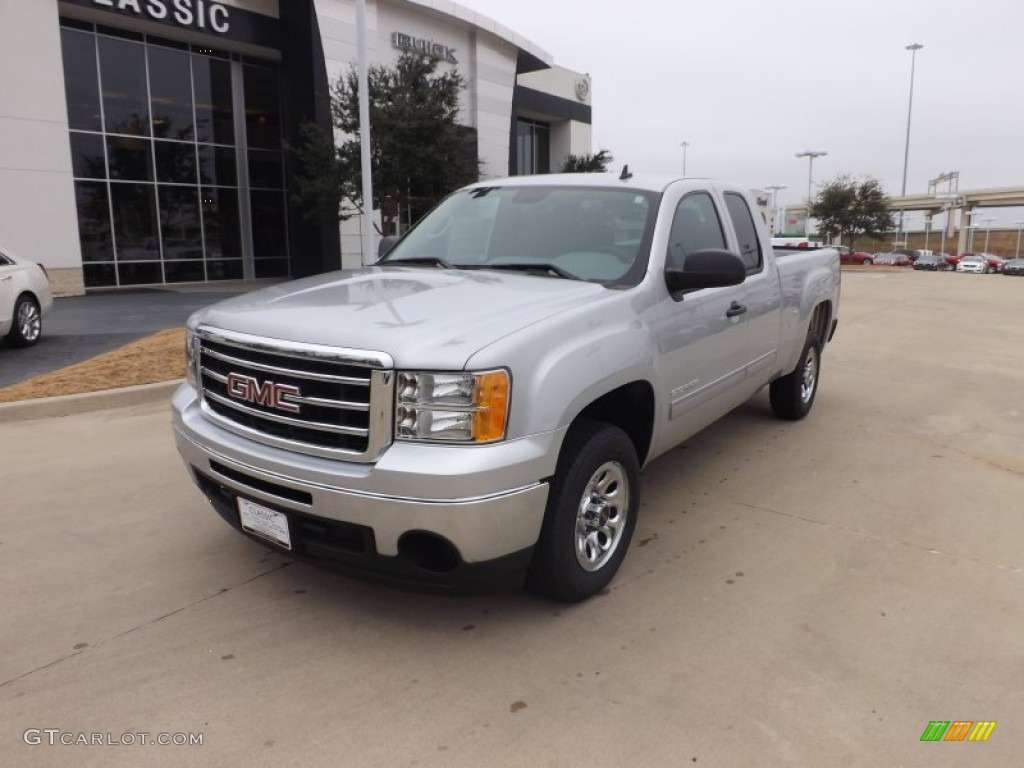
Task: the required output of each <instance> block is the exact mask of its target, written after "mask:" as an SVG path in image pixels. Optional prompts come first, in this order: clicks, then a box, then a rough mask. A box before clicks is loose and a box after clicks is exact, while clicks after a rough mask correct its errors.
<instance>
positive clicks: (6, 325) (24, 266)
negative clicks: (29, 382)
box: [0, 250, 53, 347]
mask: <svg viewBox="0 0 1024 768" xmlns="http://www.w3.org/2000/svg"><path fill="white" fill-rule="evenodd" d="M52 306H53V292H52V291H51V290H50V279H49V278H48V277H47V275H46V270H45V269H43V267H42V266H41V265H39V264H36V263H35V262H34V261H25V260H24V259H19V258H17V257H15V256H14V255H13V254H11V252H10V251H2V250H0V336H3V337H5V338H6V339H7V343H8V344H10V345H11V346H12V347H30V346H32V345H33V344H35V343H36V342H37V341H39V336H40V334H41V333H42V332H43V316H44V315H45V314H46V313H48V312H49V311H50V308H51V307H52Z"/></svg>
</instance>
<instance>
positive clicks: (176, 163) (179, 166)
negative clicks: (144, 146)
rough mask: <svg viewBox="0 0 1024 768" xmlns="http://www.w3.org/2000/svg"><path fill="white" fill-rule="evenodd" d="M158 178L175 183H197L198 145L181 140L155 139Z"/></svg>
mask: <svg viewBox="0 0 1024 768" xmlns="http://www.w3.org/2000/svg"><path fill="white" fill-rule="evenodd" d="M153 144H154V149H155V150H156V180H157V181H167V182H171V183H173V184H195V183H196V145H195V144H186V143H185V142H181V141H155V142H153Z"/></svg>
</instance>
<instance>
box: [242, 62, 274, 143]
mask: <svg viewBox="0 0 1024 768" xmlns="http://www.w3.org/2000/svg"><path fill="white" fill-rule="evenodd" d="M245 135H246V137H247V138H248V140H249V146H250V147H262V148H264V149H276V150H278V151H280V149H281V90H280V83H279V76H278V73H277V71H276V70H273V69H264V68H263V67H251V66H246V67H245Z"/></svg>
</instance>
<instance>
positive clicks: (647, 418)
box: [569, 380, 654, 466]
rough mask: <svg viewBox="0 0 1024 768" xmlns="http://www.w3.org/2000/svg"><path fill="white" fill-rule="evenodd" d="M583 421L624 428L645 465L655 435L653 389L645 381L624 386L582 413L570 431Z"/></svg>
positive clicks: (640, 460)
mask: <svg viewBox="0 0 1024 768" xmlns="http://www.w3.org/2000/svg"><path fill="white" fill-rule="evenodd" d="M583 421H600V422H604V423H606V424H611V425H613V426H616V427H618V428H619V429H621V430H622V431H623V432H625V433H626V434H627V435H628V436H629V439H630V441H631V442H632V443H633V447H634V448H635V449H636V456H637V461H639V463H640V466H643V464H644V462H645V461H646V459H647V455H648V453H650V449H651V439H652V437H653V435H654V388H653V387H652V386H651V384H650V382H648V381H644V380H637V381H631V382H629V383H628V384H623V385H622V386H620V387H617V388H615V389H613V390H611V391H610V392H607V393H605V394H604V395H601V396H600V397H598V398H597V399H595V400H593V401H592V402H590V403H589V404H588V405H587V406H586V407H584V408H583V409H582V410H580V412H579V413H578V414H577V415H576V417H575V418H574V419H573V420H572V422H571V423H570V424H569V429H572V428H573V426H574V425H576V424H578V423H580V422H583Z"/></svg>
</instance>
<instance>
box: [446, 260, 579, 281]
mask: <svg viewBox="0 0 1024 768" xmlns="http://www.w3.org/2000/svg"><path fill="white" fill-rule="evenodd" d="M459 266H460V267H461V268H463V269H509V270H513V271H515V272H548V273H551V274H554V275H558V276H559V277H564V278H565V279H566V280H582V279H583V278H582V277H580V276H579V275H574V274H573V273H572V272H569V271H568V270H565V269H562V268H561V267H559V266H558V265H556V264H550V263H548V262H546V261H516V262H501V263H498V264H473V265H472V266H470V265H468V264H460V265H459Z"/></svg>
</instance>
